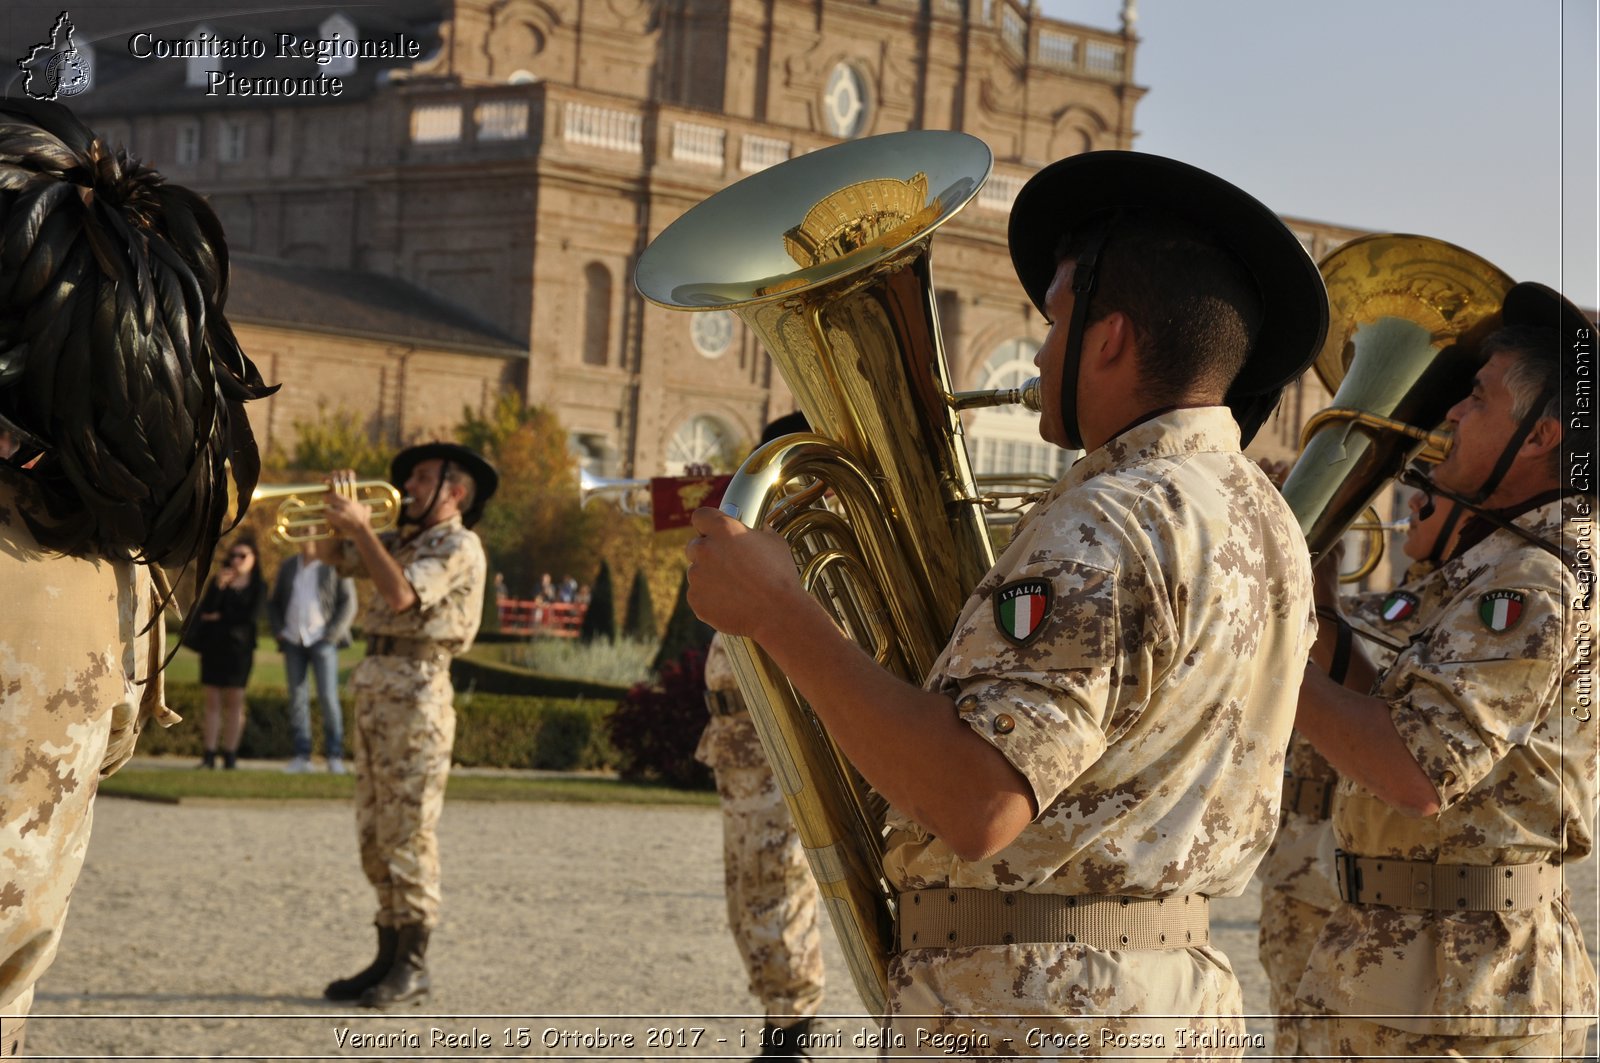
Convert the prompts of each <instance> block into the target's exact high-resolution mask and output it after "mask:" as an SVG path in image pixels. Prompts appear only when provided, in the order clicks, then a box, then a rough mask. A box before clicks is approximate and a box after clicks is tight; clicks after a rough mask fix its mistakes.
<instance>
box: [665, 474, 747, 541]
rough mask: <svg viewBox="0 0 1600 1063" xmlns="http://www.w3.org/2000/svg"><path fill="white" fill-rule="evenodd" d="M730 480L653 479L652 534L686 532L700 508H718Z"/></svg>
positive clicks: (700, 477) (686, 477)
mask: <svg viewBox="0 0 1600 1063" xmlns="http://www.w3.org/2000/svg"><path fill="white" fill-rule="evenodd" d="M732 481H733V476H732V475H731V474H730V475H727V476H656V477H652V478H651V480H650V515H651V518H652V519H653V520H654V521H655V526H656V531H658V532H660V531H671V530H672V529H674V528H687V527H688V526H689V518H690V517H692V516H693V515H694V511H695V510H697V509H699V508H700V507H701V506H711V507H712V508H715V507H717V506H720V505H721V504H722V493H723V492H724V491H726V490H727V489H728V484H729V483H731V482H732Z"/></svg>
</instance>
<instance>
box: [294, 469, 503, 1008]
mask: <svg viewBox="0 0 1600 1063" xmlns="http://www.w3.org/2000/svg"><path fill="white" fill-rule="evenodd" d="M389 478H390V480H391V482H393V483H394V484H396V485H403V489H404V491H405V493H406V495H407V497H408V498H409V499H410V501H409V502H408V503H407V504H406V507H405V516H406V518H407V520H406V523H408V524H411V523H414V524H415V527H408V528H407V530H405V531H403V532H402V533H400V534H399V535H398V536H397V537H395V538H394V539H393V540H392V541H390V542H388V543H385V542H383V541H381V540H380V539H379V538H378V536H377V535H376V534H374V532H373V530H372V525H371V521H370V513H369V511H368V510H367V509H366V508H365V507H364V506H360V505H357V504H355V503H354V502H352V501H350V500H349V499H348V498H346V497H344V495H343V494H341V493H340V492H339V490H337V489H339V488H341V486H342V485H348V484H350V483H352V482H353V481H354V474H353V473H351V472H348V471H344V472H340V473H336V474H335V475H334V476H333V478H332V480H331V481H330V482H331V483H332V484H333V485H334V486H335V488H336V491H335V492H334V493H333V496H332V498H331V500H330V502H329V507H328V521H329V523H330V524H332V525H333V526H334V528H335V529H337V530H338V531H339V532H340V534H341V535H344V536H347V537H348V538H349V540H350V541H349V544H348V545H347V548H346V551H345V556H344V558H343V559H341V561H340V563H341V567H342V568H343V569H344V571H346V572H347V573H350V574H357V575H363V574H364V575H366V576H367V577H369V578H370V579H372V581H373V584H374V589H375V591H376V593H375V594H374V595H373V596H372V598H371V600H370V601H369V602H368V603H367V607H366V611H365V613H364V614H363V617H362V630H363V631H364V632H365V633H366V635H367V638H368V640H369V641H368V645H367V656H366V658H365V659H364V660H363V661H362V662H361V664H359V665H358V666H357V667H356V670H355V672H354V673H352V674H351V676H350V690H351V693H352V695H353V696H354V698H355V738H356V741H355V750H354V752H355V759H354V765H355V774H356V832H357V834H358V836H359V839H360V843H361V868H362V870H363V871H364V872H366V876H367V881H369V882H371V883H372V886H373V888H374V889H375V890H376V891H377V894H378V910H377V914H376V915H375V917H374V919H373V922H374V923H375V924H376V926H377V931H378V953H377V956H376V958H375V959H374V960H373V962H372V963H371V964H369V965H368V966H367V967H366V968H365V969H364V970H362V971H361V972H359V973H358V974H356V975H354V976H352V977H350V978H341V979H338V980H336V981H334V982H331V983H329V985H328V986H327V988H326V989H325V990H324V991H323V992H324V995H326V996H327V997H328V998H329V999H330V1000H358V1001H359V1002H360V1003H361V1004H362V1006H364V1007H374V1008H382V1007H388V1006H390V1005H392V1004H398V1003H403V1002H405V1001H414V1000H418V999H420V998H421V997H423V996H424V995H426V994H427V992H428V990H429V988H430V983H429V979H428V971H427V966H426V955H427V949H428V939H429V936H430V934H431V933H432V931H433V928H434V927H435V926H437V925H438V922H439V848H438V840H437V838H436V835H435V830H436V828H437V826H438V823H439V814H440V812H441V811H442V809H443V807H444V790H445V783H446V782H447V781H448V780H449V776H450V750H451V747H452V745H453V744H454V742H455V731H456V715H455V706H454V704H453V697H454V690H453V688H452V687H451V684H450V660H451V658H452V657H454V656H455V655H456V654H458V653H464V652H466V650H467V649H468V648H470V647H471V645H472V640H473V637H474V636H475V635H477V633H478V622H479V619H480V617H481V616H482V612H483V588H484V582H485V579H486V568H487V566H486V563H485V560H484V554H483V546H482V544H481V543H480V542H479V541H478V537H477V535H475V534H474V533H473V532H472V531H471V530H470V527H471V525H472V524H474V523H476V522H477V518H478V516H479V515H480V514H481V513H482V512H483V506H484V503H486V502H487V501H488V500H489V497H490V496H491V495H492V494H493V493H494V490H495V487H496V486H497V483H498V477H497V476H496V475H495V472H494V469H493V468H491V467H490V465H489V463H488V462H486V461H484V460H483V458H481V457H479V456H478V455H477V454H475V453H473V452H472V451H471V450H468V449H467V448H466V447H462V446H458V445H456V444H453V443H428V444H424V445H422V446H418V447H411V448H409V449H407V450H403V451H401V452H400V453H399V454H398V455H396V456H395V459H394V462H393V464H392V466H391V468H390V477H389ZM352 552H354V553H355V554H356V555H358V561H359V564H355V563H352V561H353V560H354V559H352V558H351V557H350V554H351V553H352Z"/></svg>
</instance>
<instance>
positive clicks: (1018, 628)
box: [994, 579, 1050, 646]
mask: <svg viewBox="0 0 1600 1063" xmlns="http://www.w3.org/2000/svg"><path fill="white" fill-rule="evenodd" d="M1049 611H1050V581H1049V580H1043V579H1019V580H1015V581H1013V582H1011V583H1007V584H1005V585H1003V586H1002V587H1001V588H1000V589H999V590H997V591H995V592H994V622H995V626H996V627H998V628H999V629H1000V634H1002V635H1004V636H1005V637H1006V641H1008V642H1010V643H1011V644H1012V645H1015V646H1026V645H1028V644H1029V643H1030V642H1032V641H1033V640H1034V639H1036V638H1038V637H1039V632H1040V631H1042V630H1044V618H1045V614H1046V613H1048V612H1049Z"/></svg>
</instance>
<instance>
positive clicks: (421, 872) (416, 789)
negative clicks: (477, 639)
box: [351, 657, 456, 928]
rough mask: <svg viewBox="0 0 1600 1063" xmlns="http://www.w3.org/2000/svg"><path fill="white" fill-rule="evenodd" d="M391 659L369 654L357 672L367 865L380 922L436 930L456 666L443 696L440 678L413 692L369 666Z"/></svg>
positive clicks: (360, 811) (360, 812) (359, 804)
mask: <svg viewBox="0 0 1600 1063" xmlns="http://www.w3.org/2000/svg"><path fill="white" fill-rule="evenodd" d="M386 660H390V659H389V658H371V657H369V658H367V660H366V661H364V662H363V663H362V665H361V666H360V667H359V668H358V669H357V671H356V673H355V674H354V675H353V676H352V677H351V688H352V691H353V692H354V694H355V743H354V749H353V753H354V767H355V775H356V833H357V836H358V838H359V840H360V844H361V870H362V871H363V872H365V873H366V876H367V881H368V882H370V883H372V886H373V889H375V890H376V891H377V894H378V911H377V915H376V916H375V918H374V922H376V923H377V924H378V925H379V926H406V925H410V924H413V923H420V924H421V925H423V926H425V927H429V928H432V927H434V926H437V925H438V923H439V900H440V893H439V842H438V837H437V828H438V825H439V815H440V813H441V812H442V811H443V809H444V790H445V784H446V782H448V781H449V778H450V750H451V747H452V746H453V745H454V744H455V736H456V713H455V706H454V705H453V704H452V701H451V697H450V694H449V682H448V668H446V671H445V681H444V684H443V690H444V693H443V695H442V696H441V692H440V690H439V689H437V687H438V686H439V684H438V682H437V677H428V678H431V679H433V680H435V681H434V682H427V683H424V684H423V685H420V686H412V687H411V688H410V689H409V690H401V689H397V687H399V686H400V685H401V684H398V683H389V682H385V681H383V680H385V679H387V678H389V677H388V676H386V675H381V674H380V673H379V672H378V669H375V668H369V666H370V665H373V664H374V663H375V662H379V661H386ZM405 663H407V664H413V663H414V662H405ZM364 672H365V673H366V674H363V673H364ZM402 674H403V673H402ZM419 691H420V693H422V694H423V695H424V696H422V697H418V696H417V695H418V693H419Z"/></svg>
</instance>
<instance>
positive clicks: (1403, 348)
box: [1283, 234, 1512, 563]
mask: <svg viewBox="0 0 1600 1063" xmlns="http://www.w3.org/2000/svg"><path fill="white" fill-rule="evenodd" d="M1320 269H1321V270H1322V276H1323V280H1324V281H1325V283H1326V284H1327V288H1328V306H1329V314H1330V321H1329V328H1328V338H1327V341H1326V343H1325V344H1324V345H1323V348H1322V352H1321V353H1320V354H1319V355H1318V356H1317V359H1316V361H1315V362H1314V363H1313V369H1314V371H1315V372H1316V374H1317V376H1318V378H1319V379H1320V380H1321V381H1322V383H1323V385H1324V386H1325V387H1326V388H1327V389H1328V390H1329V391H1330V392H1333V393H1334V397H1333V405H1332V406H1331V407H1330V408H1329V409H1328V410H1326V411H1323V412H1322V413H1320V414H1318V415H1317V416H1315V417H1313V418H1312V419H1311V420H1309V421H1308V422H1307V424H1306V428H1305V431H1304V433H1303V436H1302V440H1301V444H1302V450H1301V454H1300V457H1299V458H1298V459H1297V460H1296V462H1295V466H1294V469H1293V470H1292V471H1291V472H1290V474H1289V477H1288V479H1287V480H1285V482H1284V485H1283V494H1284V498H1286V499H1287V500H1288V502H1289V506H1290V508H1291V509H1293V510H1294V512H1295V515H1296V517H1297V518H1298V519H1299V521H1300V528H1301V531H1302V532H1304V533H1305V537H1306V542H1307V544H1308V545H1309V546H1310V547H1311V556H1312V559H1313V561H1315V560H1316V559H1318V558H1320V557H1321V556H1322V555H1323V554H1325V553H1327V551H1328V550H1329V549H1331V548H1332V546H1333V544H1334V543H1336V542H1337V541H1338V540H1339V538H1340V536H1342V535H1343V534H1344V532H1345V531H1346V530H1347V529H1348V528H1349V527H1350V525H1351V524H1353V523H1354V522H1355V521H1356V520H1357V518H1358V517H1359V516H1360V515H1361V513H1362V511H1363V510H1364V509H1366V507H1367V505H1368V504H1369V503H1370V502H1371V501H1372V499H1373V497H1374V496H1375V495H1376V494H1377V493H1378V491H1379V490H1381V489H1382V487H1383V484H1384V483H1385V482H1386V481H1388V480H1390V479H1392V478H1393V477H1395V476H1396V475H1398V474H1399V472H1400V470H1401V469H1402V468H1403V467H1404V466H1405V464H1406V462H1408V461H1410V460H1411V459H1412V458H1414V457H1418V456H1421V457H1423V458H1424V459H1431V460H1434V461H1438V460H1441V459H1442V458H1443V457H1444V454H1445V452H1446V451H1447V450H1448V447H1449V437H1448V436H1447V435H1445V434H1443V433H1442V432H1441V431H1440V428H1441V426H1442V425H1443V423H1444V418H1445V414H1446V413H1447V412H1448V411H1449V409H1450V407H1452V406H1454V405H1455V404H1456V403H1457V402H1459V401H1460V400H1461V399H1462V398H1464V397H1465V396H1466V394H1467V392H1468V391H1469V390H1470V389H1471V386H1472V377H1473V374H1474V373H1475V372H1476V371H1477V369H1478V367H1479V366H1480V365H1481V364H1482V361H1483V359H1482V355H1481V353H1480V350H1479V347H1480V345H1481V343H1482V341H1483V339H1484V337H1485V336H1487V335H1488V334H1489V333H1490V332H1492V331H1494V329H1496V328H1498V327H1499V324H1500V304H1501V302H1502V301H1503V300H1504V299H1505V295H1506V292H1508V291H1510V290H1511V285H1512V280H1511V278H1510V277H1509V276H1507V275H1506V274H1505V273H1504V272H1502V271H1501V270H1500V269H1498V268H1497V267H1495V266H1494V265H1493V264H1492V263H1490V262H1487V261H1485V260H1484V259H1482V258H1479V257H1478V256H1477V255H1474V254H1473V253H1472V252H1470V251H1467V250H1465V249H1463V248H1460V247H1457V246H1455V245H1454V244H1450V243H1446V242H1445V241H1443V240H1434V239H1432V238H1430V237H1426V236H1410V235H1404V234H1383V235H1374V236H1364V237H1360V238H1358V239H1355V240H1352V241H1350V242H1349V243H1347V244H1345V245H1343V246H1342V247H1340V248H1338V249H1337V250H1335V251H1334V252H1333V253H1332V254H1330V255H1329V256H1328V257H1327V258H1325V259H1324V260H1323V261H1322V264H1321V266H1320ZM1374 563H1376V562H1374Z"/></svg>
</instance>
